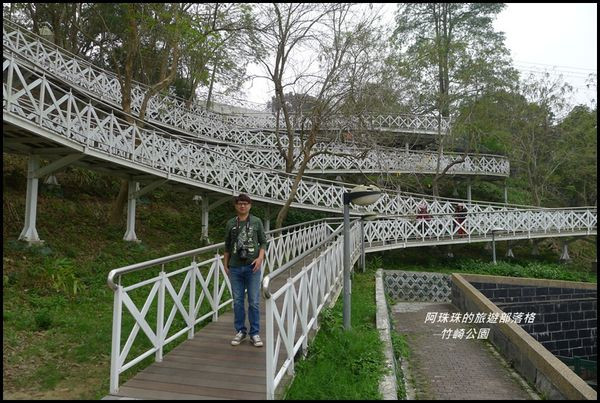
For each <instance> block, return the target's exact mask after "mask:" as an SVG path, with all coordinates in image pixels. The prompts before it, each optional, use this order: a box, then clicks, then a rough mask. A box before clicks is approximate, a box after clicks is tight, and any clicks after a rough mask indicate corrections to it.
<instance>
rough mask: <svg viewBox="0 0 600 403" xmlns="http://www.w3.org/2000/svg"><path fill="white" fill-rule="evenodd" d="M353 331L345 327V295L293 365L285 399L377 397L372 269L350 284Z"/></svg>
mask: <svg viewBox="0 0 600 403" xmlns="http://www.w3.org/2000/svg"><path fill="white" fill-rule="evenodd" d="M351 311H352V312H351V325H352V329H351V330H349V331H345V330H344V328H343V295H342V294H340V296H339V297H338V301H337V302H336V304H335V306H334V307H333V308H331V309H324V310H323V311H322V313H321V328H320V330H319V332H318V333H317V335H316V336H315V338H314V340H313V341H312V343H311V344H310V345H309V347H308V354H307V356H306V358H305V359H304V360H301V361H299V362H297V363H296V375H295V377H294V380H293V382H292V384H291V385H290V386H289V388H288V390H287V391H286V395H285V399H286V400H304V399H306V400H309V399H310V400H313V399H314V400H321V399H328V400H338V399H344V400H364V399H381V394H380V393H379V379H380V377H381V375H382V374H383V371H384V370H385V369H384V366H383V362H384V356H383V345H382V343H381V341H380V340H379V332H378V331H377V328H376V325H375V312H376V303H375V270H374V269H372V268H370V269H368V270H367V271H366V272H365V273H356V274H355V275H354V278H353V281H352V304H351Z"/></svg>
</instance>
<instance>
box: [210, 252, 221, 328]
mask: <svg viewBox="0 0 600 403" xmlns="http://www.w3.org/2000/svg"><path fill="white" fill-rule="evenodd" d="M219 259H220V255H219V254H218V253H217V254H216V255H215V262H214V263H213V266H214V272H213V281H214V284H213V298H212V310H213V316H212V320H213V322H216V321H218V320H219V300H218V299H217V297H218V296H219V271H220V270H219V266H220V265H219Z"/></svg>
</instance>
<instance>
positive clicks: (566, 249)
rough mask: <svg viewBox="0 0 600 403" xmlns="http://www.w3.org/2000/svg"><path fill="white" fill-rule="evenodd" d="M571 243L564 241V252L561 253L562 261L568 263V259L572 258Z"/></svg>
mask: <svg viewBox="0 0 600 403" xmlns="http://www.w3.org/2000/svg"><path fill="white" fill-rule="evenodd" d="M568 245H569V243H568V242H567V241H566V240H563V241H562V254H561V255H560V261H561V262H562V263H567V262H568V261H570V260H571V257H570V256H569V246H568Z"/></svg>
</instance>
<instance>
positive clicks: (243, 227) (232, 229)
mask: <svg viewBox="0 0 600 403" xmlns="http://www.w3.org/2000/svg"><path fill="white" fill-rule="evenodd" d="M247 225H248V226H247ZM239 232H240V234H238V225H237V217H234V218H232V219H231V220H229V221H227V225H226V226H225V250H226V251H227V252H229V267H238V266H245V265H249V264H252V261H253V260H254V259H256V258H257V257H258V253H259V250H260V249H265V251H266V250H267V237H266V235H265V229H264V227H263V223H262V221H261V219H260V218H258V217H255V216H253V215H248V219H247V220H246V221H240V223H239ZM238 237H240V239H241V240H242V242H243V244H244V245H245V247H246V248H247V249H248V258H247V259H246V260H245V261H242V260H241V259H240V257H239V255H238V252H239V251H238V248H237V240H238Z"/></svg>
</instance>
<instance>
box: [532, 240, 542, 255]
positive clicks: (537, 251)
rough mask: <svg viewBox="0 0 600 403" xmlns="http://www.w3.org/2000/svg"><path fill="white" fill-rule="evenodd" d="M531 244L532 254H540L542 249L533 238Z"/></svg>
mask: <svg viewBox="0 0 600 403" xmlns="http://www.w3.org/2000/svg"><path fill="white" fill-rule="evenodd" d="M531 245H532V248H531V254H532V255H533V256H539V255H540V249H539V247H538V243H537V242H536V241H534V240H533V239H532V240H531Z"/></svg>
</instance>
